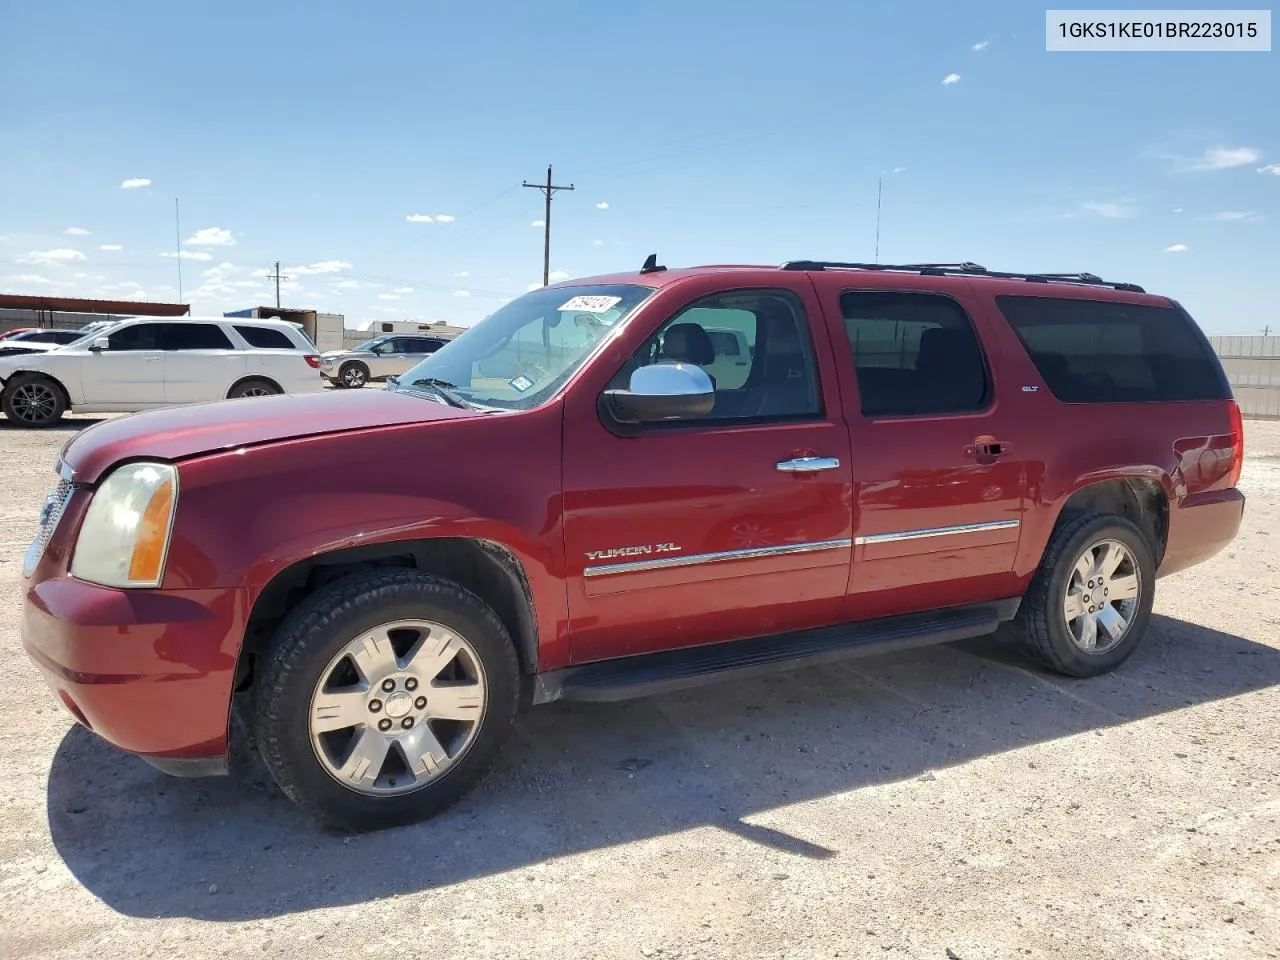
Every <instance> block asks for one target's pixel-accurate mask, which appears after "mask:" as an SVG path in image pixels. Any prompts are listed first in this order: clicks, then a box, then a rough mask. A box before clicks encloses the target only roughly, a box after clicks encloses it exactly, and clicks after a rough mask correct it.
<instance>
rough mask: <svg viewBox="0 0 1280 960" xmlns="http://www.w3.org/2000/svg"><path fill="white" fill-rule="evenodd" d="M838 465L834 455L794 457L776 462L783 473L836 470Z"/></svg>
mask: <svg viewBox="0 0 1280 960" xmlns="http://www.w3.org/2000/svg"><path fill="white" fill-rule="evenodd" d="M839 467H840V461H839V460H837V459H836V458H835V457H796V458H795V459H794V460H783V461H782V462H781V463H779V464H778V469H779V470H781V471H782V472H783V473H817V472H818V471H819V470H836V469H839Z"/></svg>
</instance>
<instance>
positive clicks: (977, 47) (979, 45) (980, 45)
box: [973, 40, 991, 50]
mask: <svg viewBox="0 0 1280 960" xmlns="http://www.w3.org/2000/svg"><path fill="white" fill-rule="evenodd" d="M989 46H991V41H990V40H979V41H978V42H977V43H975V44H974V45H973V49H974V50H985V49H987V47H989Z"/></svg>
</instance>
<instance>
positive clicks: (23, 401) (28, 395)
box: [10, 380, 58, 423]
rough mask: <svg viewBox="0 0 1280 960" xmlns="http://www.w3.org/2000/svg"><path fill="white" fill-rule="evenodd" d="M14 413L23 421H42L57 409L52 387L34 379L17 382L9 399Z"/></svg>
mask: <svg viewBox="0 0 1280 960" xmlns="http://www.w3.org/2000/svg"><path fill="white" fill-rule="evenodd" d="M10 403H11V404H12V409H13V413H14V415H15V416H16V417H17V418H18V419H19V420H21V421H22V422H23V423H43V422H44V421H45V420H47V419H49V417H51V416H53V414H54V413H56V412H57V409H58V398H57V396H56V395H55V394H54V392H53V387H51V386H49V385H48V384H47V383H41V382H40V381H38V380H37V381H34V382H30V383H23V384H19V385H18V387H17V388H15V389H14V391H13V397H12V399H11V400H10Z"/></svg>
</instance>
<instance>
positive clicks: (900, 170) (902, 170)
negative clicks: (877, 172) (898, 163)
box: [889, 167, 907, 173]
mask: <svg viewBox="0 0 1280 960" xmlns="http://www.w3.org/2000/svg"><path fill="white" fill-rule="evenodd" d="M889 172H890V173H906V172H907V168H906V167H894V168H893V169H892V170H890V171H889Z"/></svg>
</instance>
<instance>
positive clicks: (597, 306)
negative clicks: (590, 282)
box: [560, 297, 622, 313]
mask: <svg viewBox="0 0 1280 960" xmlns="http://www.w3.org/2000/svg"><path fill="white" fill-rule="evenodd" d="M621 302H622V298H621V297H574V298H573V299H572V300H570V301H569V302H568V303H566V304H564V305H563V306H562V307H561V308H560V309H561V310H572V311H575V312H578V313H607V312H608V311H609V310H612V309H613V308H614V307H616V306H617V305H618V304H619V303H621Z"/></svg>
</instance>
